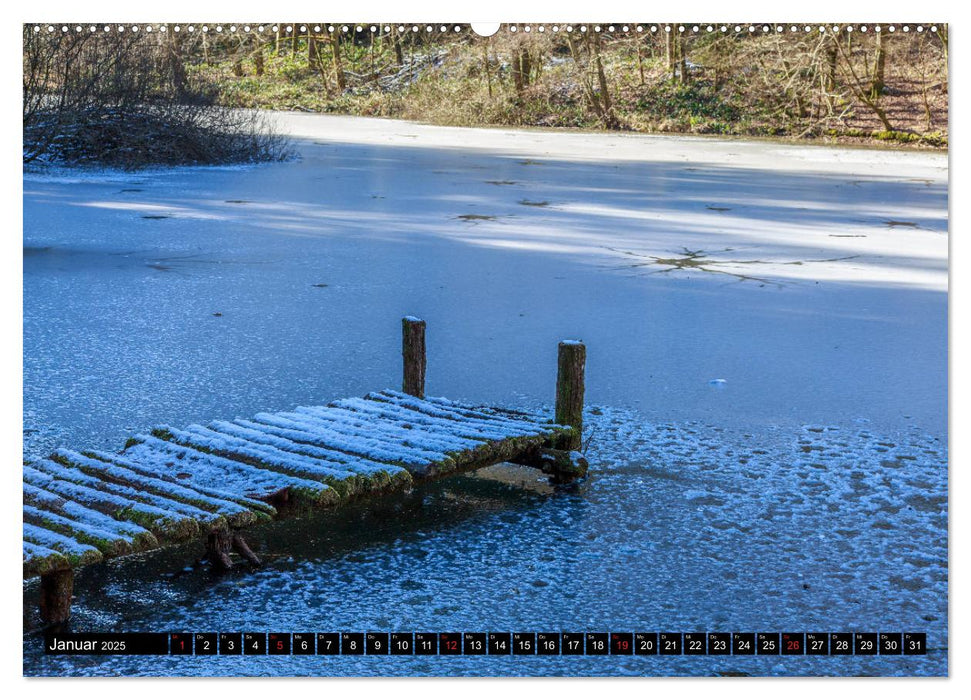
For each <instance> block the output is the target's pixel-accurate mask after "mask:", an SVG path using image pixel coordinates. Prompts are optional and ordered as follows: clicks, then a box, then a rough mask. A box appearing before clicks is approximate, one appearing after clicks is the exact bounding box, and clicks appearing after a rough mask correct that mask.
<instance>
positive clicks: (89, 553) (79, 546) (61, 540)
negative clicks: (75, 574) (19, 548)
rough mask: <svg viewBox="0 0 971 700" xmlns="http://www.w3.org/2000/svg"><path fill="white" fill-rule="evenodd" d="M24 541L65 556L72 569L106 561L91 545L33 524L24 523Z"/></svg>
mask: <svg viewBox="0 0 971 700" xmlns="http://www.w3.org/2000/svg"><path fill="white" fill-rule="evenodd" d="M24 541H26V542H31V543H33V544H35V545H40V546H41V547H45V548H47V549H52V550H54V551H55V552H57V553H58V554H60V555H61V556H63V557H64V558H65V559H66V560H67V562H68V564H70V565H71V566H72V567H78V566H85V565H87V564H96V563H97V562H99V561H101V560H102V559H104V556H103V555H102V554H101V552H99V551H98V550H97V549H96V548H95V547H92V546H91V545H89V544H84V543H83V542H78V541H77V540H75V539H74V538H73V537H70V536H68V535H62V534H60V533H58V532H54V531H53V530H48V529H47V528H43V527H38V526H37V525H32V524H31V523H24Z"/></svg>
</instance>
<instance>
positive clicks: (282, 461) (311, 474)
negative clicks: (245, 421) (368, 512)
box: [153, 425, 362, 498]
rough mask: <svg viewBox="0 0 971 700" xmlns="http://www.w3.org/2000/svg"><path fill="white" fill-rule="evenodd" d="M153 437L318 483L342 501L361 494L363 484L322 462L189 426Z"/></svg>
mask: <svg viewBox="0 0 971 700" xmlns="http://www.w3.org/2000/svg"><path fill="white" fill-rule="evenodd" d="M153 434H154V435H155V436H156V437H158V438H161V439H163V440H168V441H170V442H173V443H177V444H179V445H184V446H188V447H192V448H195V449H201V450H205V451H209V452H211V453H213V454H216V455H219V456H221V457H225V458H227V459H232V460H235V461H240V462H247V463H249V464H252V465H254V466H258V467H262V468H263V469H270V470H273V471H278V472H281V473H283V474H288V475H292V476H297V477H300V478H302V479H310V480H314V481H320V482H321V483H324V484H327V485H328V486H330V487H331V488H333V489H334V490H335V491H337V492H338V493H339V494H340V495H341V496H342V497H345V498H346V497H349V496H353V495H355V494H357V493H358V492H360V491H361V490H362V484H361V481H362V480H361V479H360V478H359V477H358V476H357V475H355V474H354V473H353V472H350V471H347V470H346V469H338V468H335V466H333V465H332V464H331V463H328V462H324V461H323V460H318V459H314V458H312V457H304V456H301V455H297V454H294V453H292V452H285V451H284V450H280V449H278V448H275V447H270V446H269V445H260V444H259V443H255V442H252V441H249V440H244V439H242V438H234V437H233V436H231V435H223V434H222V433H219V432H216V431H213V430H209V429H208V428H204V427H203V426H201V425H190V426H189V427H188V428H187V429H185V430H179V429H178V428H172V427H170V426H164V427H162V428H159V429H158V430H155V431H153Z"/></svg>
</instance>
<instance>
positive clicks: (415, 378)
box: [401, 316, 425, 399]
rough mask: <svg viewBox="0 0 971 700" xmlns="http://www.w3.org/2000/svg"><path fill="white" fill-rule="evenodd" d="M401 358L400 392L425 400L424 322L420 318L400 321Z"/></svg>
mask: <svg viewBox="0 0 971 700" xmlns="http://www.w3.org/2000/svg"><path fill="white" fill-rule="evenodd" d="M401 357H402V359H403V360H404V371H403V379H402V383H401V391H403V392H404V393H406V394H410V395H411V396H417V397H418V398H419V399H423V398H425V322H424V321H422V320H421V319H420V318H415V317H414V316H405V317H404V318H403V319H401Z"/></svg>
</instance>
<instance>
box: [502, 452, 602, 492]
mask: <svg viewBox="0 0 971 700" xmlns="http://www.w3.org/2000/svg"><path fill="white" fill-rule="evenodd" d="M510 461H511V462H512V463H513V464H521V465H522V466H524V467H533V468H534V469H539V470H540V471H541V472H543V473H544V474H549V475H550V476H551V477H552V479H553V481H554V482H555V483H557V484H568V483H570V482H572V481H576V480H577V479H582V478H583V477H585V476H586V475H587V469H588V468H589V465H588V464H587V460H586V458H585V457H584V456H583V455H582V454H580V453H579V452H576V451H570V450H557V449H554V448H552V447H540V448H537V449H535V450H530V451H529V452H526V453H525V454H522V455H520V456H518V457H516V458H515V459H513V460H510Z"/></svg>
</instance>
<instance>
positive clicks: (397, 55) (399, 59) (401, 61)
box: [391, 25, 405, 68]
mask: <svg viewBox="0 0 971 700" xmlns="http://www.w3.org/2000/svg"><path fill="white" fill-rule="evenodd" d="M391 46H393V47H394V60H395V63H397V64H398V68H401V67H402V66H404V65H405V56H404V54H403V53H402V51H401V35H400V34H398V29H397V28H396V27H395V26H394V25H392V26H391Z"/></svg>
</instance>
